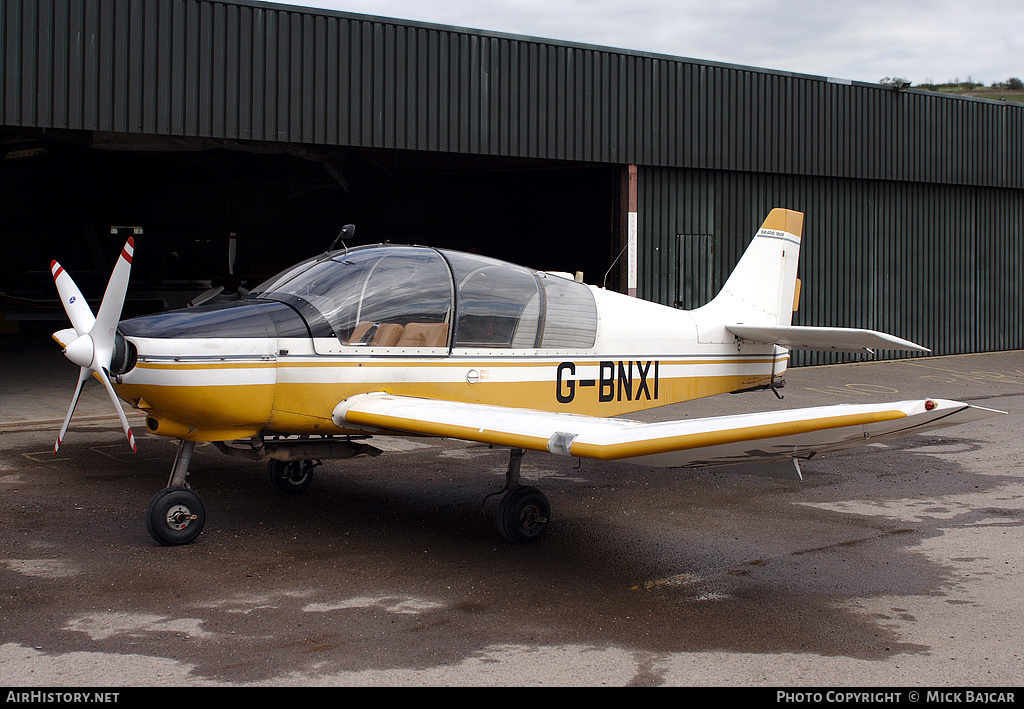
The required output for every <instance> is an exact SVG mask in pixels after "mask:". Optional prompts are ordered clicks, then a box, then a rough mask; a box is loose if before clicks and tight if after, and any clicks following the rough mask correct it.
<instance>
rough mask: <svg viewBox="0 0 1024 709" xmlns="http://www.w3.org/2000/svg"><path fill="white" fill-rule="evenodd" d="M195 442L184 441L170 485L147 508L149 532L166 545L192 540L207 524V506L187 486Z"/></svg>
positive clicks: (154, 538) (180, 447)
mask: <svg viewBox="0 0 1024 709" xmlns="http://www.w3.org/2000/svg"><path fill="white" fill-rule="evenodd" d="M195 445H196V444H195V443H193V442H192V441H182V442H181V445H180V446H179V447H178V455H177V457H176V458H175V459H174V467H173V468H172V469H171V479H170V481H169V482H168V483H167V487H166V488H164V489H163V490H161V491H160V492H158V493H157V494H156V496H155V497H154V498H153V499H152V500H150V502H149V507H147V508H146V531H147V532H149V536H151V537H152V538H153V540H154V541H155V542H157V543H159V544H162V545H164V546H178V545H181V544H188V543H189V542H191V541H193V540H194V539H195V538H196V537H198V536H199V534H200V533H201V532H202V531H203V525H205V524H206V506H205V505H204V504H203V500H202V498H200V497H199V495H197V494H196V492H195V491H194V490H193V489H192V488H190V487H187V486H186V485H185V477H186V476H187V475H188V465H189V463H190V462H191V461H192V452H193V450H195Z"/></svg>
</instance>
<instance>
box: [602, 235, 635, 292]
mask: <svg viewBox="0 0 1024 709" xmlns="http://www.w3.org/2000/svg"><path fill="white" fill-rule="evenodd" d="M627 246H629V244H626V246H623V247H622V251H620V252H619V255H618V256H616V257H615V260H614V261H612V265H611V266H609V267H608V270H607V271H605V272H604V280H602V281H601V287H602V288H606V287H607V284H608V274H609V273H611V272H612V269H613V268H615V264H617V263H618V262H619V259H620V258H622V254H623V253H624V252H625V251H626V247H627Z"/></svg>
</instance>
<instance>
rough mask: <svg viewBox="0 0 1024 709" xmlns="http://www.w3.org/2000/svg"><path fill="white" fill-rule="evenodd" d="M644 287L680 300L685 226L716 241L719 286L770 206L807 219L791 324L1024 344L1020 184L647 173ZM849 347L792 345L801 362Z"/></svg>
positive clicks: (943, 344) (981, 347)
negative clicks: (817, 349) (800, 348)
mask: <svg viewBox="0 0 1024 709" xmlns="http://www.w3.org/2000/svg"><path fill="white" fill-rule="evenodd" d="M639 193H640V196H641V204H640V209H639V211H640V215H641V218H640V225H639V232H640V233H639V243H640V248H639V251H640V254H641V256H642V258H643V262H642V264H641V272H642V273H644V274H646V276H647V277H645V278H643V279H642V280H641V284H640V286H641V290H640V293H639V295H640V296H641V297H643V298H646V299H649V300H654V301H658V302H662V303H666V304H668V303H672V302H673V301H674V300H675V298H676V293H677V290H678V287H679V286H678V283H679V279H685V278H687V277H688V275H689V274H684V273H680V272H679V266H678V264H679V263H680V262H681V261H682V262H684V263H685V259H680V258H679V257H678V254H676V253H674V250H675V248H676V244H677V236H678V235H680V234H709V235H711V236H712V237H713V238H714V241H715V261H714V281H715V282H714V289H713V290H714V291H715V292H717V289H718V288H719V287H721V284H722V283H723V282H724V280H725V278H726V277H727V276H728V274H729V272H730V271H731V269H732V267H733V266H734V265H735V263H736V262H737V261H738V260H739V257H740V255H741V254H742V251H743V249H745V248H746V245H747V243H748V242H749V241H750V239H751V237H752V236H753V234H754V232H755V231H756V230H757V228H758V227H759V226H760V224H761V222H762V221H763V219H764V217H765V216H766V215H767V214H768V212H769V211H770V210H771V209H772V208H773V207H777V206H778V207H787V208H790V209H797V210H800V211H803V212H804V213H805V221H804V241H803V246H802V248H801V256H800V261H801V263H800V274H799V275H800V278H801V279H802V281H803V289H802V297H801V306H800V310H799V311H798V312H797V314H796V315H795V317H794V322H795V323H796V324H806V325H834V326H843V327H869V328H874V329H879V330H883V331H886V332H891V333H894V334H897V335H900V336H902V337H906V338H908V339H911V340H914V341H915V342H920V343H922V344H924V345H925V346H927V347H930V348H931V349H932V350H933V351H934V352H935V353H936V354H959V353H966V352H979V351H994V350H1003V349H1021V348H1024V297H1022V293H1024V192H1022V191H1021V190H1007V189H999V188H976V187H964V186H954V185H936V184H926V183H909V182H882V181H874V180H850V179H823V178H817V177H806V176H782V175H757V174H750V173H734V172H724V171H699V170H676V169H656V168H646V169H641V170H640V172H639ZM848 359H851V358H850V357H849V356H843V355H825V354H812V353H796V357H795V362H796V363H798V364H808V363H825V362H837V361H845V360H848Z"/></svg>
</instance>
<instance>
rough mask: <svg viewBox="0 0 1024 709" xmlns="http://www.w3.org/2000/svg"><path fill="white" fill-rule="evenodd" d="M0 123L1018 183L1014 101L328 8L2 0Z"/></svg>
mask: <svg viewBox="0 0 1024 709" xmlns="http://www.w3.org/2000/svg"><path fill="white" fill-rule="evenodd" d="M0 39H2V42H3V48H2V51H0V62H2V67H0V68H2V72H0V76H2V81H3V86H2V87H0V89H2V90H0V100H2V102H3V105H2V106H0V121H2V123H3V124H6V125H15V126H42V127H55V128H69V129H84V130H96V131H118V132H129V133H154V134H169V135H178V136H199V137H222V138H232V139H245V140H262V141H290V142H296V143H319V144H329V145H351V146H366V147H375V148H399V149H411V150H429V151H450V152H470V153H481V154H491V155H517V156H524V157H538V158H551V159H559V160H580V161H593V162H607V163H615V164H639V165H650V166H674V167H694V168H702V169H721V170H738V171H745V172H746V171H749V172H757V173H779V174H804V175H821V176H830V177H851V178H864V179H892V180H906V181H915V182H944V183H950V184H965V185H984V186H1001V187H1011V186H1012V187H1024V107H1022V106H1020V105H1019V104H1009V103H1007V104H998V103H995V102H986V101H972V100H962V99H955V98H949V97H945V96H940V95H935V94H928V93H925V92H917V91H913V90H912V91H910V92H905V93H901V92H895V91H889V90H884V89H883V88H881V87H879V86H875V85H868V84H849V85H848V84H842V83H836V82H833V81H827V80H825V79H822V78H820V77H810V76H799V75H793V74H786V73H780V72H770V71H761V70H755V69H748V68H742V67H732V66H726V65H720V64H714V63H707V62H698V61H693V60H685V59H677V58H672V57H662V56H654V55H649V54H644V53H638V52H627V51H620V50H611V49H605V48H599V47H589V46H582V45H573V44H567V43H557V42H547V41H540V40H534V39H530V38H524V37H515V36H510V35H500V34H493V33H481V32H472V31H469V30H460V29H457V28H448V27H438V26H431V25H424V24H419V23H411V22H399V21H394V20H382V19H380V18H368V17H365V16H360V15H349V14H344V13H334V12H328V11H319V10H303V9H299V8H293V7H287V6H280V5H266V4H262V3H257V2H223V1H214V0H4V2H3V3H2V5H0Z"/></svg>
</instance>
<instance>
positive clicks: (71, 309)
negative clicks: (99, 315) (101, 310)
mask: <svg viewBox="0 0 1024 709" xmlns="http://www.w3.org/2000/svg"><path fill="white" fill-rule="evenodd" d="M50 272H51V273H53V281H54V283H55V284H56V285H57V292H58V293H59V294H60V302H61V303H62V304H63V305H64V311H65V312H66V313H67V314H68V318H69V319H70V320H71V325H72V326H73V327H74V328H75V332H77V333H78V334H79V335H84V334H85V333H87V332H89V331H90V330H92V327H93V325H94V324H95V322H96V318H94V317H93V314H92V309H91V308H89V304H88V303H87V302H86V301H85V298H83V297H82V291H80V290H78V286H77V285H75V281H74V280H73V279H72V278H71V275H70V274H69V273H68V272H67V271H65V270H64V269H63V268H62V267H61V265H60V264H59V263H57V262H56V261H51V262H50Z"/></svg>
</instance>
